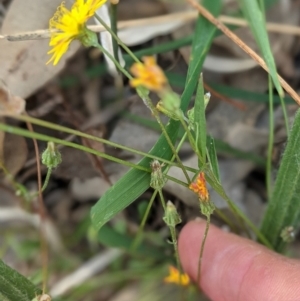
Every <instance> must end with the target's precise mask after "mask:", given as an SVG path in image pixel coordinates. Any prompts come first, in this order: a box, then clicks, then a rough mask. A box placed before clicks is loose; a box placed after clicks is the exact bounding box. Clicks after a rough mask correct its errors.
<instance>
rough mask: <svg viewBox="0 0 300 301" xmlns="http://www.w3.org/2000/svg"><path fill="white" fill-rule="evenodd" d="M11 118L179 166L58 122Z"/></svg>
mask: <svg viewBox="0 0 300 301" xmlns="http://www.w3.org/2000/svg"><path fill="white" fill-rule="evenodd" d="M13 118H15V119H18V120H22V121H25V122H30V123H32V124H37V125H39V126H42V127H46V128H49V129H53V130H57V131H60V132H65V133H68V134H71V135H76V136H78V137H83V138H86V139H90V140H93V141H97V142H100V143H103V144H107V145H110V146H112V147H115V148H119V149H122V150H125V151H129V152H132V153H134V154H137V155H141V156H144V157H148V158H151V159H157V160H159V161H161V162H163V163H165V164H168V165H173V166H176V167H180V166H179V164H177V163H173V162H171V161H168V160H165V159H163V158H158V157H157V156H153V155H151V154H148V153H145V152H142V151H139V150H136V149H133V148H130V147H127V146H124V145H121V144H118V143H115V142H112V141H109V140H106V139H103V138H99V137H95V136H92V135H89V134H86V133H83V132H80V131H77V130H73V129H70V128H67V127H64V126H61V125H58V124H54V123H51V122H48V121H44V120H40V119H37V118H33V117H29V116H25V115H19V116H13ZM29 138H32V137H29ZM50 138H51V139H50V140H49V141H51V140H52V137H50ZM60 144H62V143H60ZM185 168H186V169H187V170H189V171H192V172H196V171H197V170H196V169H194V168H191V167H188V166H185Z"/></svg>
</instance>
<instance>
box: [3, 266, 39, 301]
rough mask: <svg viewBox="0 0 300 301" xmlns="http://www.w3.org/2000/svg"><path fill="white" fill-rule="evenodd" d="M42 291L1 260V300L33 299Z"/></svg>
mask: <svg viewBox="0 0 300 301" xmlns="http://www.w3.org/2000/svg"><path fill="white" fill-rule="evenodd" d="M41 293H42V291H41V290H40V289H38V288H36V287H35V285H34V284H33V283H31V282H30V281H29V280H28V279H27V278H25V277H24V276H22V275H21V274H19V273H18V272H17V271H15V270H14V269H12V268H10V267H9V266H8V265H6V264H5V263H4V262H3V261H2V260H0V298H1V301H31V300H32V299H34V298H35V297H36V296H38V295H40V294H41Z"/></svg>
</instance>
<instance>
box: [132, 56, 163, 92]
mask: <svg viewBox="0 0 300 301" xmlns="http://www.w3.org/2000/svg"><path fill="white" fill-rule="evenodd" d="M143 62H144V64H142V63H135V64H133V65H132V67H131V69H130V72H131V73H132V74H133V75H134V76H135V78H133V79H132V80H131V81H130V85H131V86H132V87H138V86H144V87H145V88H147V89H149V90H153V91H156V92H159V91H162V90H164V89H165V88H166V87H167V84H168V81H167V78H166V77H165V75H164V73H163V71H162V70H161V68H160V67H159V66H158V65H157V64H156V61H155V58H154V57H152V56H145V57H143Z"/></svg>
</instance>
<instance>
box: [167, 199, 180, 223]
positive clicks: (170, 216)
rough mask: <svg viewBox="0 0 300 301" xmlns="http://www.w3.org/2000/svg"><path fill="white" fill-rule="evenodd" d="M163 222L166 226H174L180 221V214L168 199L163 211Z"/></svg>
mask: <svg viewBox="0 0 300 301" xmlns="http://www.w3.org/2000/svg"><path fill="white" fill-rule="evenodd" d="M163 220H164V222H165V223H166V224H167V226H168V227H173V228H175V226H176V225H178V224H180V223H181V222H182V220H181V217H180V215H179V214H178V212H177V210H176V207H175V206H174V204H173V203H172V202H171V201H168V203H167V206H166V211H165V216H164V217H163Z"/></svg>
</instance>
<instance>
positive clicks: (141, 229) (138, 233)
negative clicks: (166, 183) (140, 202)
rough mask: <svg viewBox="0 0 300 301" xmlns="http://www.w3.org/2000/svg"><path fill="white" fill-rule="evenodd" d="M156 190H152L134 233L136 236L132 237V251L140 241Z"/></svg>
mask: <svg viewBox="0 0 300 301" xmlns="http://www.w3.org/2000/svg"><path fill="white" fill-rule="evenodd" d="M157 192H158V191H157V190H155V191H154V192H153V194H152V196H151V199H150V201H149V204H148V206H147V209H146V212H145V214H144V216H143V219H142V222H141V224H140V226H139V229H138V232H137V234H136V238H135V239H134V241H133V244H132V246H131V250H132V251H135V250H136V248H137V247H138V245H139V244H140V242H141V238H142V232H143V230H144V227H145V225H146V221H147V219H148V216H149V213H150V209H151V207H152V204H153V202H154V200H155V197H156V195H157Z"/></svg>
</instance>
